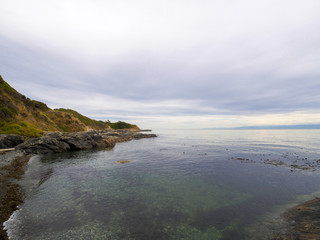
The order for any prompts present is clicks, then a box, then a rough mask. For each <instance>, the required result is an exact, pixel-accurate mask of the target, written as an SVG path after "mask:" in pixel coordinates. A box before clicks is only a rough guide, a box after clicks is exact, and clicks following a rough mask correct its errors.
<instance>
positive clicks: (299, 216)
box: [272, 198, 320, 240]
mask: <svg viewBox="0 0 320 240" xmlns="http://www.w3.org/2000/svg"><path fill="white" fill-rule="evenodd" d="M319 216H320V199H319V198H315V199H313V200H310V201H307V202H304V203H301V204H299V205H298V206H295V207H293V208H291V209H289V210H287V211H286V212H285V213H284V214H283V217H284V218H285V219H286V220H287V221H288V223H289V228H288V229H287V231H286V232H285V233H283V234H278V235H276V236H274V238H272V240H291V239H315V240H316V239H320V218H319Z"/></svg>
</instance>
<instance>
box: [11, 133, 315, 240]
mask: <svg viewBox="0 0 320 240" xmlns="http://www.w3.org/2000/svg"><path fill="white" fill-rule="evenodd" d="M319 140H320V137H319V134H318V132H314V131H301V130H300V131H299V130H298V131H294V130H290V131H272V130H268V131H261V130H257V131H253V130H250V131H192V130H190V131H175V132H172V131H162V132H160V134H159V137H158V138H156V139H143V140H139V141H131V142H128V143H121V144H118V145H117V146H116V147H115V148H114V149H113V150H110V151H88V152H74V153H67V154H53V155H46V156H37V157H34V158H33V159H32V161H30V163H29V165H30V166H29V169H28V171H27V173H26V176H25V179H24V188H25V191H26V194H27V196H28V197H27V199H26V201H25V203H24V204H23V205H22V206H21V210H19V211H18V212H16V213H15V214H14V216H13V217H12V218H11V221H8V222H7V223H6V227H7V228H8V229H9V232H10V235H11V238H12V239H257V236H259V239H261V238H263V237H265V238H267V237H268V234H271V233H272V231H278V230H279V227H280V226H281V225H280V224H279V223H280V222H281V219H280V218H279V217H278V218H277V214H279V213H280V212H281V211H282V210H283V207H282V206H286V205H287V204H290V203H292V202H294V201H296V199H297V197H298V196H301V195H303V194H312V193H314V192H316V191H318V190H319V189H320V187H319V179H320V177H319V173H318V166H317V164H316V163H317V160H318V159H320V157H319V150H318V149H317V148H316V146H317V144H318V143H319ZM266 159H269V160H274V161H276V160H278V161H282V162H285V163H286V164H284V165H279V166H276V165H272V164H265V163H266V162H265V161H266ZM299 161H301V162H302V163H303V164H306V163H309V164H311V163H313V164H314V168H312V170H305V171H303V170H301V169H298V170H297V171H296V169H294V171H293V169H292V167H290V166H291V165H292V164H293V163H295V164H299ZM120 163H125V164H120ZM275 212H276V214H274V213H275ZM266 216H268V217H267V218H268V221H269V222H268V224H262V221H263V222H266V220H265V219H266ZM261 233H263V234H261ZM262 235H263V237H262Z"/></svg>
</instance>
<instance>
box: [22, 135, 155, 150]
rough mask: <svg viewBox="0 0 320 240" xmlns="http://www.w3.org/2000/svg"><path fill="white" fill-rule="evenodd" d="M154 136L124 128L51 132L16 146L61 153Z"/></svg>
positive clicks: (109, 146) (107, 146)
mask: <svg viewBox="0 0 320 240" xmlns="http://www.w3.org/2000/svg"><path fill="white" fill-rule="evenodd" d="M150 137H156V135H155V134H142V133H139V132H134V131H126V130H108V131H88V132H76V133H63V132H51V133H46V134H45V135H44V136H42V137H41V138H36V139H31V140H28V141H26V142H24V143H22V144H20V145H18V146H17V149H19V150H23V151H25V152H26V153H36V154H39V153H40V154H45V153H61V152H70V151H77V150H86V149H93V148H112V147H114V145H115V144H116V143H117V142H124V141H129V140H132V139H140V138H150Z"/></svg>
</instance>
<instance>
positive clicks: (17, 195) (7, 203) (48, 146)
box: [0, 129, 157, 240]
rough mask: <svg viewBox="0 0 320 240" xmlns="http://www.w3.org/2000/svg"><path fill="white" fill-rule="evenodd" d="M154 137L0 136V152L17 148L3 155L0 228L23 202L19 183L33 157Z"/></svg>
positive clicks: (110, 133)
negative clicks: (31, 137)
mask: <svg viewBox="0 0 320 240" xmlns="http://www.w3.org/2000/svg"><path fill="white" fill-rule="evenodd" d="M153 137H157V136H156V135H155V134H143V133H141V132H139V131H130V130H111V129H110V130H104V131H88V132H75V133H66V132H48V133H45V134H44V135H43V136H42V137H40V138H33V139H28V140H26V138H25V137H23V136H20V135H16V134H2V135H0V149H10V150H12V149H13V148H14V151H10V152H6V151H3V152H1V153H0V225H1V226H2V225H3V223H4V222H5V221H7V220H8V219H9V217H10V216H11V214H12V213H13V212H14V211H15V210H17V209H18V205H20V204H21V203H22V202H23V193H22V192H21V188H20V185H19V182H18V181H19V180H20V179H21V177H22V176H23V174H24V171H25V165H26V163H27V162H28V161H29V159H30V157H31V156H32V155H33V154H47V153H62V152H71V151H78V150H87V149H94V148H97V149H103V148H112V147H114V146H115V144H116V143H118V142H126V141H130V140H133V139H142V138H153ZM7 239H8V237H7V234H6V231H5V230H4V229H3V227H0V240H7Z"/></svg>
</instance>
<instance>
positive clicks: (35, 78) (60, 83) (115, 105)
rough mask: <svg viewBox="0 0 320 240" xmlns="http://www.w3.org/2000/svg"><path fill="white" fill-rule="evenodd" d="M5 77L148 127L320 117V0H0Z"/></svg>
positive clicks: (100, 115)
mask: <svg viewBox="0 0 320 240" xmlns="http://www.w3.org/2000/svg"><path fill="white" fill-rule="evenodd" d="M0 5H1V7H0V74H1V75H2V77H3V78H4V79H5V80H6V81H7V82H8V83H9V84H10V85H11V86H13V87H14V88H16V89H17V90H18V91H19V92H21V93H23V94H24V95H26V96H28V97H30V98H31V99H35V100H39V101H43V102H45V103H47V105H48V106H49V107H51V108H61V107H62V108H71V109H74V110H76V111H78V112H80V113H82V114H84V115H86V116H89V117H91V118H94V119H99V120H111V121H118V120H123V121H128V122H131V123H135V124H138V125H139V126H140V128H151V129H161V128H225V127H226V128H229V127H239V126H257V125H291V124H319V123H320V108H319V106H320V31H319V30H320V1H319V0H304V1H301V0H281V1H279V0H261V1H256V0H241V1H240V0H238V1H236V0H223V1H222V0H158V1H154V0H135V1H132V0H117V1H114V0H113V1H111V0H68V1H65V0H50V1H43V0H29V1H24V0H0Z"/></svg>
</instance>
